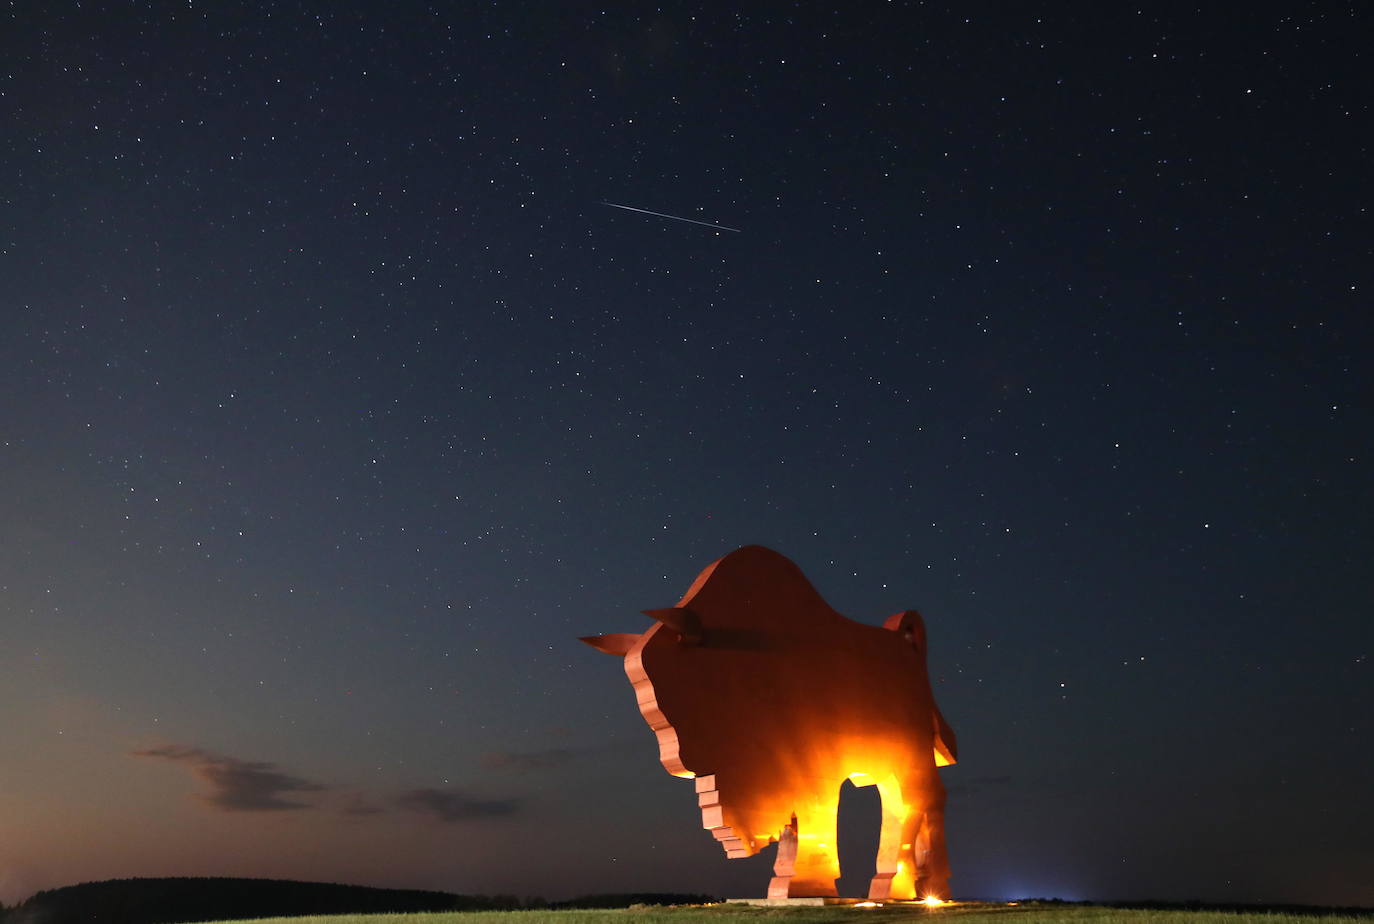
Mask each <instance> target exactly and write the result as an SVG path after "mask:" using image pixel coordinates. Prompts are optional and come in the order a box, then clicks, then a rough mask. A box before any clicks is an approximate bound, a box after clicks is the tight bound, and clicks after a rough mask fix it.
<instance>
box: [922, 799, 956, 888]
mask: <svg viewBox="0 0 1374 924" xmlns="http://www.w3.org/2000/svg"><path fill="white" fill-rule="evenodd" d="M943 802H944V799H943V798H941V800H940V803H941V804H939V805H932V806H930V807H929V808H928V809H926V811H925V814H924V816H923V818H922V822H921V831H920V834H919V836H918V837H917V847H918V850H917V854H916V892H917V894H918V895H919V896H920V897H921V898H925V897H927V896H933V897H935V898H949V855H948V854H947V853H946V852H945V807H944V805H943Z"/></svg>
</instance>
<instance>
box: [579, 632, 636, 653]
mask: <svg viewBox="0 0 1374 924" xmlns="http://www.w3.org/2000/svg"><path fill="white" fill-rule="evenodd" d="M578 641H579V642H586V643H587V644H588V645H591V646H592V647H593V648H595V649H596V650H597V651H604V652H606V654H613V655H618V656H619V657H622V658H623V657H625V655H627V654H629V653H630V649H631V648H633V647H634V646H635V642H637V641H639V633H637V632H612V633H611V634H610V635H584V636H582V637H581V638H579V639H578Z"/></svg>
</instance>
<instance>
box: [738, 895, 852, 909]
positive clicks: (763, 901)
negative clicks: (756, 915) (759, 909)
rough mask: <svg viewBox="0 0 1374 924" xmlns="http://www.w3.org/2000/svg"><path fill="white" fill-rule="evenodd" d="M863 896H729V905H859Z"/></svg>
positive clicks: (789, 906) (776, 906)
mask: <svg viewBox="0 0 1374 924" xmlns="http://www.w3.org/2000/svg"><path fill="white" fill-rule="evenodd" d="M863 900H864V899H862V898H836V897H834V896H833V895H830V896H822V895H816V896H813V897H809V898H727V899H726V900H725V903H726V904H727V905H762V906H764V907H767V908H805V907H814V906H817V905H857V904H858V903H859V902H861V901H863Z"/></svg>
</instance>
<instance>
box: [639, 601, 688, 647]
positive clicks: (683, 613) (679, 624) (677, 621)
mask: <svg viewBox="0 0 1374 924" xmlns="http://www.w3.org/2000/svg"><path fill="white" fill-rule="evenodd" d="M644 615H645V616H648V617H650V618H652V619H657V620H658V621H659V622H661V623H663V624H664V625H665V626H667V627H668V628H669V629H672V630H673V631H674V632H676V633H677V634H678V635H679V636H681V637H682V644H684V645H700V644H701V617H700V616H698V615H697V614H696V613H693V612H692V611H691V610H689V609H687V608H686V607H685V606H671V607H668V608H667V609H666V610H644Z"/></svg>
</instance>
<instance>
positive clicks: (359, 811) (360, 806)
mask: <svg viewBox="0 0 1374 924" xmlns="http://www.w3.org/2000/svg"><path fill="white" fill-rule="evenodd" d="M384 811H385V809H383V808H382V807H381V806H380V805H377V803H375V802H373V801H372V800H371V799H370V798H368V797H367V796H366V795H364V794H363V793H360V792H355V793H350V794H349V795H348V797H347V798H345V799H344V803H343V807H342V808H340V809H339V812H340V813H341V814H344V815H380V814H381V813H382V812H384Z"/></svg>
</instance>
